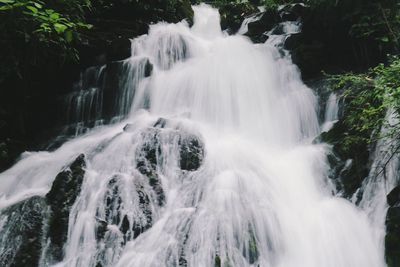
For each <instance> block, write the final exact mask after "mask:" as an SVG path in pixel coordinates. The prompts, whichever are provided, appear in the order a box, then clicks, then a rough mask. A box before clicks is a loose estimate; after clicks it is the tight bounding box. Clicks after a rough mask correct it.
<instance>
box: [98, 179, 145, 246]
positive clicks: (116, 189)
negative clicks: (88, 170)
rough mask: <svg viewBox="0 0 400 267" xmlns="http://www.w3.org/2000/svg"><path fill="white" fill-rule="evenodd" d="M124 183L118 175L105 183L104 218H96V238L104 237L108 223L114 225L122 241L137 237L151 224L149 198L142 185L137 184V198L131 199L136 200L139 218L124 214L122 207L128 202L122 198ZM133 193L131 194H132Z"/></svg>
mask: <svg viewBox="0 0 400 267" xmlns="http://www.w3.org/2000/svg"><path fill="white" fill-rule="evenodd" d="M123 188H124V184H123V183H122V181H121V179H120V177H119V176H114V177H113V178H112V179H111V180H110V181H109V182H108V185H107V192H106V194H105V199H104V201H105V203H106V205H105V212H104V213H105V218H104V220H103V219H98V223H97V231H96V233H97V239H98V240H100V239H102V238H104V236H105V234H106V232H107V231H108V228H107V226H108V225H116V226H118V228H119V230H120V231H121V233H122V234H123V237H124V238H123V239H124V242H127V241H128V240H131V239H134V238H136V237H138V236H139V235H140V234H141V233H143V232H144V231H146V230H147V229H149V228H150V227H151V225H152V221H153V218H152V210H151V206H150V205H151V204H150V198H149V196H148V195H147V194H146V193H145V190H144V189H143V186H140V185H137V186H136V192H137V195H138V199H132V200H131V201H132V202H135V201H136V202H137V203H136V204H137V205H138V207H139V209H140V211H141V213H142V214H141V216H139V217H141V218H144V219H143V220H141V218H139V217H138V218H130V217H128V215H127V214H124V212H123V210H124V207H125V206H126V205H127V204H128V203H124V199H123V198H122V190H123ZM133 195H134V194H132V196H133Z"/></svg>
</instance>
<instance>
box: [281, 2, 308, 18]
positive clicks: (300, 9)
mask: <svg viewBox="0 0 400 267" xmlns="http://www.w3.org/2000/svg"><path fill="white" fill-rule="evenodd" d="M305 11H306V7H305V5H303V4H300V3H295V4H289V5H286V6H284V7H283V8H282V9H280V10H279V15H280V17H281V18H282V20H283V21H296V20H298V19H300V18H301V17H302V16H303V15H304V13H305Z"/></svg>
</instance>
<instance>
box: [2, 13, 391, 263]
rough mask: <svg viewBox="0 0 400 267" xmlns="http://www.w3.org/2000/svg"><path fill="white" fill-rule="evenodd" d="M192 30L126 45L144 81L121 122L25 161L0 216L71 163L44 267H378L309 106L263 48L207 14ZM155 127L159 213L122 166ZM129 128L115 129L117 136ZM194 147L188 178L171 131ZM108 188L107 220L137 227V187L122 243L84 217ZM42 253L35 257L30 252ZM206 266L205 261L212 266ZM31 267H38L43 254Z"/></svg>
mask: <svg viewBox="0 0 400 267" xmlns="http://www.w3.org/2000/svg"><path fill="white" fill-rule="evenodd" d="M194 10H195V22H194V26H193V27H192V28H191V29H190V28H189V27H188V26H187V24H186V23H184V22H182V23H178V24H175V25H173V24H164V23H160V24H157V25H153V26H151V28H150V32H149V34H148V35H146V36H142V37H139V38H138V39H136V40H134V41H133V45H132V52H133V53H132V54H133V56H132V58H131V59H129V60H128V61H127V64H131V66H132V69H135V66H136V67H139V66H137V65H135V64H137V62H139V61H140V59H142V58H144V57H146V58H149V59H150V61H151V62H152V63H153V64H154V67H155V69H154V72H153V75H152V76H151V77H148V78H145V79H144V78H143V79H139V80H135V82H132V83H130V86H131V94H134V99H133V106H132V113H131V115H130V116H129V118H128V119H127V120H126V121H124V122H122V123H119V124H114V125H110V126H106V127H102V128H98V129H96V130H93V131H92V132H91V133H89V134H87V135H85V136H82V137H78V138H76V139H74V140H72V141H69V142H67V143H66V144H64V145H63V146H62V147H61V148H59V149H58V150H56V151H55V152H52V153H49V152H35V153H27V154H25V155H24V158H23V159H22V160H21V161H19V162H18V163H17V164H16V165H15V166H14V167H12V168H11V169H9V170H7V171H6V172H4V173H2V174H0V196H1V199H0V200H1V202H0V204H1V205H0V208H1V207H7V206H9V205H11V204H12V203H16V202H18V201H20V200H22V199H25V198H28V197H29V196H32V195H44V194H46V192H48V190H49V188H50V186H51V184H52V181H53V180H54V177H55V176H56V175H57V173H58V172H59V171H60V169H61V168H62V167H63V166H66V165H68V164H69V163H70V162H71V161H72V160H73V159H74V158H75V157H76V156H77V155H78V154H80V153H82V152H83V153H85V154H86V156H87V160H88V163H87V169H86V175H85V180H84V184H83V187H82V193H81V195H80V196H79V198H78V200H77V202H76V203H75V204H74V206H73V208H72V211H71V215H70V223H69V231H68V243H67V245H66V247H65V255H66V256H65V259H64V260H63V262H61V263H59V264H58V266H71V267H72V266H73V267H75V266H80V267H89V266H93V267H94V266H96V263H97V262H98V261H100V262H101V263H102V264H103V266H119V267H125V266H140V267H141V266H157V267H159V266H179V259H180V258H181V257H183V258H184V259H185V261H186V264H187V266H194V267H198V266H214V264H215V262H216V259H215V258H216V255H218V257H219V259H220V261H221V266H263V267H268V266H271V267H272V266H273V267H353V266H354V267H379V266H385V264H384V259H383V249H382V247H381V245H380V242H379V236H378V235H377V234H376V231H375V229H376V228H375V227H374V225H373V224H372V223H371V221H370V220H368V217H367V213H366V212H364V211H363V210H361V209H359V208H357V207H356V206H355V205H353V204H352V203H350V202H348V201H346V200H344V199H341V198H337V197H334V196H332V194H331V192H332V191H334V190H333V186H332V184H331V183H329V182H328V179H327V175H326V172H327V168H328V167H327V163H326V161H325V146H324V145H313V144H312V143H311V142H312V140H313V138H314V137H315V136H316V135H317V134H318V133H319V131H320V130H319V125H318V120H317V115H316V112H315V106H316V98H315V96H314V95H313V93H312V92H311V91H310V89H309V88H307V87H306V86H305V85H304V84H303V83H302V82H301V79H300V76H299V73H298V71H297V68H296V67H295V66H294V65H293V64H291V63H290V61H289V59H288V58H287V57H285V58H282V57H281V55H280V53H279V52H278V50H277V48H276V47H275V45H274V44H268V43H267V44H263V45H254V44H252V43H251V42H250V41H249V40H248V39H246V38H245V37H243V36H239V35H237V36H226V35H224V34H223V33H222V32H221V28H220V26H219V15H218V12H217V11H216V10H214V9H211V8H210V7H208V6H205V5H201V6H197V7H194ZM160 117H163V118H165V119H167V125H166V127H165V128H163V129H159V131H160V139H161V152H160V155H159V156H158V158H159V159H162V160H160V162H159V164H158V166H157V173H158V175H159V177H160V179H161V184H162V188H163V190H164V192H165V195H166V200H165V205H163V206H160V205H159V203H158V201H157V198H156V196H155V195H154V192H153V191H152V189H151V188H150V186H149V183H148V178H147V177H145V176H143V175H142V174H141V173H140V172H139V171H137V169H136V161H135V158H137V157H140V155H139V154H140V151H139V150H138V148H140V147H141V146H142V145H143V143H146V142H148V141H149V140H148V134H146V133H148V131H149V127H151V126H153V125H154V124H155V122H156V121H157V120H158V119H159V118H160ZM126 123H130V124H131V126H130V127H129V129H130V130H129V131H123V130H122V129H123V127H124V126H125V124H126ZM178 131H179V132H181V133H182V134H195V135H197V136H199V137H200V138H201V139H202V141H203V143H204V145H205V156H204V161H203V164H202V166H201V167H200V169H198V170H197V171H194V172H190V171H182V170H180V169H179V167H178V164H177V159H178V157H179V155H178V150H179V148H178V145H177V141H176V138H175V136H176V135H175V134H176V133H177V132H178ZM113 177H119V180H118V183H119V185H120V187H121V188H122V190H121V191H120V193H119V194H120V197H121V201H122V203H123V205H122V208H121V213H122V214H123V215H126V216H127V218H128V219H129V223H130V225H133V224H135V225H144V224H145V223H146V222H145V221H146V219H145V217H146V216H145V214H144V213H143V210H142V208H141V205H139V196H138V190H139V189H140V190H141V191H144V192H145V194H146V195H148V196H149V204H148V206H149V210H151V217H152V222H153V226H152V227H151V228H150V229H148V230H147V231H145V232H144V233H143V234H141V235H139V236H138V237H137V238H136V239H133V238H128V242H127V244H126V246H124V245H123V243H124V242H123V234H122V233H121V232H120V230H119V226H120V225H109V226H108V231H107V233H106V235H105V238H104V239H103V240H101V241H96V237H95V233H96V231H95V230H96V220H99V219H100V220H107V218H106V214H105V205H106V203H105V199H104V196H105V194H106V193H107V190H108V189H107V184H108V183H109V181H110V180H111V179H112V178H113ZM44 255H46V253H44ZM217 261H218V260H217ZM41 262H42V266H46V265H47V264H50V263H48V262H47V259H46V256H44V258H43V259H42V261H41Z"/></svg>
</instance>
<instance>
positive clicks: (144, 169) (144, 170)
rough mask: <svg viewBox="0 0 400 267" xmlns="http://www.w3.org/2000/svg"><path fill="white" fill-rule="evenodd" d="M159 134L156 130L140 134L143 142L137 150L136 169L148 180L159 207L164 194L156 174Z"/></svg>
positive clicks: (159, 154)
mask: <svg viewBox="0 0 400 267" xmlns="http://www.w3.org/2000/svg"><path fill="white" fill-rule="evenodd" d="M159 134H160V132H159V131H158V130H157V129H156V128H149V129H148V131H146V132H144V133H143V134H142V136H143V139H144V140H145V141H144V143H143V144H142V146H141V147H139V150H138V154H137V155H138V156H137V158H136V167H137V169H138V170H139V172H140V173H141V174H143V175H145V176H146V177H147V178H148V182H149V184H150V186H151V187H152V188H153V190H154V192H155V194H156V195H157V200H158V204H159V205H160V206H162V205H164V203H165V193H164V189H163V188H162V184H161V180H160V177H159V176H158V173H157V171H158V170H157V165H158V164H160V163H161V143H160V142H161V140H160V136H159Z"/></svg>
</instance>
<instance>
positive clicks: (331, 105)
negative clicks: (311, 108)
mask: <svg viewBox="0 0 400 267" xmlns="http://www.w3.org/2000/svg"><path fill="white" fill-rule="evenodd" d="M338 113H339V98H338V96H337V95H336V94H335V93H331V94H330V95H329V97H328V100H327V102H326V107H325V116H324V123H323V124H322V126H321V130H322V131H323V132H327V131H329V130H330V129H331V128H332V127H333V125H334V124H335V123H336V122H337V121H338V119H339V117H338Z"/></svg>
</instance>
